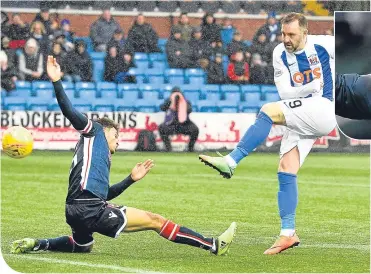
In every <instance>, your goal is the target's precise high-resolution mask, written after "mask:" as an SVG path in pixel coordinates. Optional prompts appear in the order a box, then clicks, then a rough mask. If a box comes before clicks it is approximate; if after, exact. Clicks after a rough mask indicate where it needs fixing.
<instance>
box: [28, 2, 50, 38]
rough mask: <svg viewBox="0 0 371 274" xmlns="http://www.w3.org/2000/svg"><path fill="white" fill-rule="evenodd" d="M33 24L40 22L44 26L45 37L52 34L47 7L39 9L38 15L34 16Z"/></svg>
mask: <svg viewBox="0 0 371 274" xmlns="http://www.w3.org/2000/svg"><path fill="white" fill-rule="evenodd" d="M33 22H41V24H43V26H44V31H45V33H44V34H46V35H47V36H48V35H49V34H51V33H52V29H51V24H52V23H51V21H50V13H49V8H48V7H45V6H43V7H41V8H40V13H38V14H36V17H35V19H34V20H33Z"/></svg>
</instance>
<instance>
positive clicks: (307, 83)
mask: <svg viewBox="0 0 371 274" xmlns="http://www.w3.org/2000/svg"><path fill="white" fill-rule="evenodd" d="M281 24H282V29H281V31H282V36H283V43H281V44H279V45H277V46H276V48H275V49H274V51H273V66H274V80H275V84H276V86H277V90H278V93H279V95H280V97H281V99H282V101H278V102H273V103H267V104H265V105H264V106H263V107H262V108H261V110H260V113H259V114H258V116H257V119H256V121H255V123H254V124H253V125H252V126H251V127H250V128H249V129H248V130H247V131H246V133H245V135H244V136H243V137H242V139H241V141H240V142H239V143H238V145H237V147H236V148H235V149H234V150H233V151H232V152H231V153H230V154H228V155H226V156H224V157H210V156H206V155H200V156H199V158H200V160H201V161H202V162H204V163H205V164H206V165H208V166H211V167H212V168H214V169H216V170H217V171H218V172H219V173H220V174H221V175H222V176H223V177H225V178H231V177H232V175H233V173H234V170H235V168H236V167H237V165H238V163H239V162H240V161H241V160H242V159H243V158H245V157H246V156H248V155H249V154H250V153H251V152H252V151H253V150H254V149H255V148H256V147H257V146H259V145H260V144H261V143H262V142H263V141H264V140H265V139H266V138H267V137H268V134H269V132H270V130H271V128H272V125H273V124H275V125H283V126H286V131H285V134H284V136H283V139H282V142H281V148H280V161H279V166H278V174H277V175H278V182H279V191H278V208H279V214H280V217H281V232H280V237H279V238H278V239H277V241H276V242H275V243H274V244H273V246H272V247H271V248H269V249H267V250H266V251H265V252H264V254H277V253H280V252H281V251H283V250H285V249H288V248H290V247H294V246H297V245H299V243H300V240H299V238H298V236H297V234H296V232H295V213H296V207H297V204H298V188H297V173H298V171H299V168H300V167H301V165H302V164H303V162H304V160H305V158H306V156H307V155H308V153H309V152H310V150H311V148H312V146H313V144H314V142H315V141H316V139H317V138H318V137H321V136H325V135H327V134H329V133H330V132H331V131H332V130H333V129H334V128H335V126H336V119H335V110H334V103H333V90H334V89H333V84H334V46H335V41H334V38H333V37H332V36H324V35H318V36H316V35H308V23H307V19H306V18H305V17H304V16H303V15H302V14H299V13H289V14H287V15H286V16H284V17H283V18H282V21H281ZM220 156H221V155H220Z"/></svg>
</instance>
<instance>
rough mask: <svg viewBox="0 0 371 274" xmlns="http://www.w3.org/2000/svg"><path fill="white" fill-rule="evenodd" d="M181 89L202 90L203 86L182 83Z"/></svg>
mask: <svg viewBox="0 0 371 274" xmlns="http://www.w3.org/2000/svg"><path fill="white" fill-rule="evenodd" d="M180 89H181V90H182V91H190V90H191V91H201V89H202V86H196V85H191V84H185V85H181V86H180Z"/></svg>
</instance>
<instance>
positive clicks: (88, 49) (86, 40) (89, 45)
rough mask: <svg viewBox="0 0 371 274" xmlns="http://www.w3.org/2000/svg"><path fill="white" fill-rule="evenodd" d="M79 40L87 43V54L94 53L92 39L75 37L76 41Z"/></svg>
mask: <svg viewBox="0 0 371 274" xmlns="http://www.w3.org/2000/svg"><path fill="white" fill-rule="evenodd" d="M79 40H83V41H84V42H85V44H86V51H87V52H92V51H94V47H93V42H92V41H91V39H90V37H75V41H79Z"/></svg>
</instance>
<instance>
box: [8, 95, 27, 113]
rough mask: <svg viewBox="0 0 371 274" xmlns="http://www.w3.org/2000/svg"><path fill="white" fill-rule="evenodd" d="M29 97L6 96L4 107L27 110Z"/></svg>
mask: <svg viewBox="0 0 371 274" xmlns="http://www.w3.org/2000/svg"><path fill="white" fill-rule="evenodd" d="M26 101H27V98H25V97H5V98H4V99H3V103H4V108H5V109H7V110H14V111H16V110H26V109H27V104H26Z"/></svg>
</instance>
